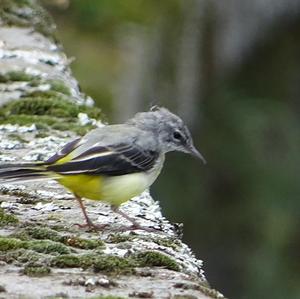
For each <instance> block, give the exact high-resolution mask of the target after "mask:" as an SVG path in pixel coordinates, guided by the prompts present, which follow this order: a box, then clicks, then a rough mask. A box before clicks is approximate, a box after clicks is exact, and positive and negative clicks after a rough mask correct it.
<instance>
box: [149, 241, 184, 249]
mask: <svg viewBox="0 0 300 299" xmlns="http://www.w3.org/2000/svg"><path fill="white" fill-rule="evenodd" d="M153 242H154V243H156V244H158V245H161V246H165V247H169V248H172V249H174V250H178V247H179V246H180V242H179V241H178V240H176V239H166V238H155V239H153Z"/></svg>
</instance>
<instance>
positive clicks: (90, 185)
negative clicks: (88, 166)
mask: <svg viewBox="0 0 300 299" xmlns="http://www.w3.org/2000/svg"><path fill="white" fill-rule="evenodd" d="M149 179H150V177H149V175H147V174H146V173H133V174H127V175H121V176H112V177H107V176H95V175H86V174H75V175H64V176H61V178H59V179H58V182H59V183H60V184H62V185H63V186H65V187H66V188H67V189H69V190H70V191H71V192H73V193H74V194H76V195H78V196H80V197H83V198H87V199H92V200H102V201H105V202H107V203H110V204H112V205H116V206H119V205H120V204H122V203H124V202H126V201H128V200H129V199H131V198H132V197H134V196H137V195H139V194H141V193H142V192H143V191H144V190H145V189H146V188H148V187H149V185H150V184H151V183H152V180H149Z"/></svg>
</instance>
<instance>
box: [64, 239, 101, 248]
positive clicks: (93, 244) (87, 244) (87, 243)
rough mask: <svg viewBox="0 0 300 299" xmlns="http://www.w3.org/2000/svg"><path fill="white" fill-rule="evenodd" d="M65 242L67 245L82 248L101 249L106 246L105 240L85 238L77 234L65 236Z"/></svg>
mask: <svg viewBox="0 0 300 299" xmlns="http://www.w3.org/2000/svg"><path fill="white" fill-rule="evenodd" d="M63 242H64V243H65V244H66V245H69V246H71V247H75V248H80V249H96V248H98V249H100V248H104V247H105V244H104V242H102V241H101V240H91V239H83V238H78V237H75V236H66V237H64V238H63Z"/></svg>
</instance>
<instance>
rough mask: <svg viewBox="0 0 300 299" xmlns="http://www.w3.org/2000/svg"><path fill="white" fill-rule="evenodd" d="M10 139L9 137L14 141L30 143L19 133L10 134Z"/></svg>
mask: <svg viewBox="0 0 300 299" xmlns="http://www.w3.org/2000/svg"><path fill="white" fill-rule="evenodd" d="M8 137H9V139H12V140H16V141H19V142H22V143H28V141H27V140H25V139H24V138H23V137H22V136H20V135H19V134H17V133H10V134H8Z"/></svg>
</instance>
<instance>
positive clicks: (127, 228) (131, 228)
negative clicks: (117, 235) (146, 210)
mask: <svg viewBox="0 0 300 299" xmlns="http://www.w3.org/2000/svg"><path fill="white" fill-rule="evenodd" d="M116 230H117V231H119V232H126V231H134V230H143V231H146V232H149V233H157V234H163V232H162V231H161V230H159V229H156V228H153V227H148V226H142V225H140V224H138V223H133V224H132V225H130V226H124V227H120V228H117V229H116Z"/></svg>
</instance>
